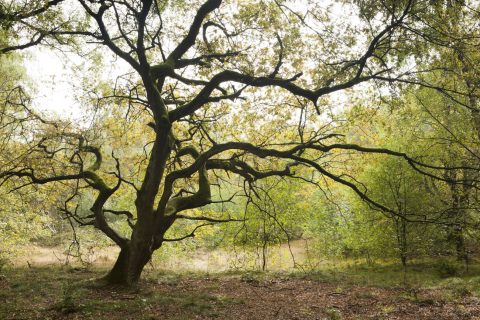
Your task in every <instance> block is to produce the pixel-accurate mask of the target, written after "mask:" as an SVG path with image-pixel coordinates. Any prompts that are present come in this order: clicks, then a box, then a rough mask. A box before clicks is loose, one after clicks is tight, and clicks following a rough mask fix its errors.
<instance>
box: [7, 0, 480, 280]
mask: <svg viewBox="0 0 480 320" xmlns="http://www.w3.org/2000/svg"><path fill="white" fill-rule="evenodd" d="M295 3H296V2H295V1H293V2H289V1H281V0H274V1H222V0H207V1H203V2H201V3H199V2H197V1H191V2H188V3H186V2H183V1H160V0H142V1H140V0H95V1H94V0H91V1H89V0H77V1H74V0H71V1H67V0H53V1H47V2H45V1H26V2H25V3H24V4H22V3H21V2H15V1H14V2H12V3H10V4H9V5H2V7H1V8H0V9H1V11H0V18H1V23H2V30H4V31H5V32H7V33H10V34H12V35H14V36H12V38H11V40H10V41H9V43H7V44H3V46H2V48H0V52H2V54H9V53H10V52H14V51H16V50H20V49H25V48H29V47H32V46H35V45H47V46H50V47H56V48H60V49H61V50H70V51H75V52H77V53H79V54H80V56H82V57H86V59H87V58H88V54H87V52H88V51H89V50H96V52H97V53H98V52H100V53H102V54H103V55H108V54H113V55H114V56H115V57H116V58H117V59H120V60H122V61H123V62H124V63H125V64H126V65H127V66H128V68H129V70H128V75H125V76H123V77H121V78H119V79H117V81H115V83H114V84H112V86H111V88H109V89H105V86H104V84H102V88H103V89H102V90H100V89H99V90H98V91H95V94H96V95H95V99H86V100H88V101H89V102H91V103H94V102H95V101H96V106H103V108H104V109H109V108H110V110H109V111H110V113H111V116H112V115H113V116H118V115H119V114H121V113H122V112H123V111H124V112H126V116H125V117H126V119H127V120H128V121H130V122H134V123H135V125H136V126H137V127H138V126H140V127H141V129H140V130H141V131H140V132H141V135H140V136H138V135H137V136H136V137H137V139H138V141H133V142H132V141H125V144H126V145H128V147H129V148H131V147H132V143H137V144H139V145H140V149H141V148H142V147H144V149H143V150H144V151H145V155H146V156H145V161H139V162H138V163H134V164H133V163H131V160H129V159H128V157H127V156H126V153H127V152H123V153H122V147H121V146H119V145H118V143H117V144H115V145H114V144H113V141H109V139H108V136H107V134H104V135H103V136H102V135H101V133H100V134H97V133H98V131H101V130H103V129H105V130H106V131H108V130H107V128H106V127H103V126H102V125H101V123H100V124H98V123H97V127H96V128H95V130H93V131H94V132H95V134H97V138H98V135H100V136H101V137H102V139H96V138H94V137H93V136H95V134H93V136H92V133H91V132H87V131H88V130H82V129H80V128H79V127H75V126H73V125H72V124H68V123H66V122H60V121H56V122H54V121H52V120H50V119H46V118H44V117H42V116H41V115H38V114H36V113H34V112H33V111H31V110H30V109H29V108H28V104H27V102H26V101H24V100H22V101H20V102H19V103H18V104H17V105H16V107H19V106H23V107H24V108H23V109H21V111H18V112H20V114H23V115H25V114H26V115H28V117H30V118H33V119H35V120H36V121H38V123H39V125H38V126H37V127H35V128H34V129H32V127H29V129H31V130H32V131H31V133H30V134H29V135H27V137H26V138H25V139H24V142H23V143H20V141H19V140H18V139H12V140H13V142H14V143H16V144H20V146H18V147H23V148H26V152H25V153H22V154H21V156H20V155H19V157H17V158H18V159H17V158H16V159H17V160H18V161H15V163H11V162H8V165H6V166H4V170H3V171H2V173H1V177H2V181H7V180H12V178H16V179H18V180H17V181H20V182H18V185H17V186H16V188H19V187H25V186H26V185H31V184H50V183H57V184H58V183H62V184H68V186H69V187H70V188H72V195H71V196H70V197H68V199H66V204H65V207H64V208H63V211H64V213H65V214H66V215H67V216H68V217H69V218H71V219H73V220H75V221H76V222H77V223H79V224H81V225H93V226H94V227H95V228H98V229H99V230H101V231H102V232H103V233H104V234H105V235H106V236H108V237H109V238H110V239H111V240H112V241H113V242H114V243H115V244H117V245H118V246H119V247H120V254H119V256H118V259H117V261H116V263H115V265H114V267H113V269H112V270H111V271H110V272H109V274H108V275H107V276H106V279H107V280H108V281H109V282H111V283H121V284H133V283H136V282H137V281H138V280H139V278H140V275H141V272H142V270H143V268H144V266H145V265H146V264H147V262H148V261H149V260H150V259H151V257H152V254H153V252H154V251H155V250H157V249H159V248H160V247H161V246H162V244H163V243H164V242H165V241H172V240H182V239H185V238H187V237H191V236H193V235H194V233H195V231H196V230H197V229H198V228H200V227H203V226H207V225H211V224H215V223H221V222H228V221H233V220H235V219H231V218H229V217H213V216H207V215H199V214H197V213H193V211H192V210H193V209H196V208H201V207H204V206H206V205H208V204H211V203H213V202H222V201H228V200H222V198H221V197H219V195H220V192H213V190H212V186H213V185H215V186H218V185H219V186H222V184H223V183H224V181H225V180H226V178H225V177H226V175H225V174H228V175H229V176H230V175H233V176H238V177H239V178H241V179H242V181H244V186H245V188H244V190H245V192H244V195H247V196H248V195H250V194H251V193H250V192H248V190H249V189H250V188H254V186H255V182H256V181H257V180H260V179H264V178H267V177H273V176H277V177H291V178H295V177H296V178H300V179H303V180H305V181H307V182H313V183H317V182H318V180H325V181H331V182H335V183H340V184H343V185H345V186H347V187H349V188H351V189H352V190H353V191H354V192H355V193H357V194H358V196H360V198H362V199H363V200H365V201H366V202H367V203H369V204H370V205H371V206H372V207H374V208H376V209H378V210H382V211H384V212H386V213H388V214H393V215H398V213H397V212H396V211H395V210H394V209H391V208H388V207H387V206H385V205H384V204H382V201H381V199H372V198H370V197H369V195H368V194H367V192H366V188H365V187H364V186H363V185H362V184H361V183H358V182H357V181H356V180H355V178H353V177H352V176H351V175H350V173H349V172H348V166H337V165H336V164H335V163H336V160H335V157H338V155H339V154H341V153H343V152H345V153H379V154H384V155H386V156H394V157H400V158H402V159H404V160H405V161H407V162H408V163H409V164H410V166H411V167H412V168H413V169H415V170H417V171H420V172H422V173H424V174H426V175H429V176H431V177H435V178H438V179H440V180H442V179H443V180H445V178H442V176H441V175H437V174H436V173H435V172H434V171H432V170H435V169H441V168H440V167H438V166H435V165H433V164H431V165H427V164H424V161H423V160H424V159H412V158H410V157H408V156H407V155H406V154H404V153H402V152H399V151H392V150H388V149H382V148H375V147H369V146H360V145H356V144H351V143H348V141H345V140H344V139H343V137H342V136H341V135H338V134H336V133H335V132H334V131H332V130H334V129H335V125H325V123H327V122H328V121H329V120H328V119H329V118H332V117H334V114H335V109H336V108H340V106H337V105H335V103H339V102H338V101H341V97H347V94H346V93H344V94H343V95H340V96H339V95H336V96H335V95H334V94H335V93H336V92H345V91H346V90H349V89H350V88H355V87H358V86H359V85H360V88H361V89H359V90H360V91H359V92H362V91H361V90H363V91H364V92H369V91H370V90H372V88H374V87H375V86H378V88H379V89H378V90H379V92H381V93H385V92H386V91H387V90H388V89H393V90H395V86H396V85H397V84H398V85H412V86H419V85H421V86H424V87H426V88H431V89H434V90H438V91H441V92H442V93H444V94H445V95H447V96H449V97H451V98H452V99H455V100H456V101H461V100H462V99H464V98H465V97H466V95H465V94H464V93H462V92H461V91H459V90H455V89H454V88H449V87H445V86H442V85H441V83H437V82H435V81H428V79H431V77H430V78H429V77H426V76H425V75H426V74H427V73H428V74H434V73H435V72H436V71H437V70H435V69H432V68H430V67H428V65H427V67H426V68H423V69H422V67H423V66H425V65H426V64H424V63H423V62H424V61H425V60H428V59H430V58H432V57H434V56H435V55H436V54H437V52H438V50H439V49H438V48H442V50H447V51H448V50H454V49H455V45H457V44H456V43H455V44H454V45H452V43H450V42H448V41H446V40H445V39H446V38H448V37H447V36H446V35H445V34H442V33H441V32H439V31H438V30H437V29H438V28H437V29H435V30H433V29H432V28H433V27H432V24H429V21H431V17H432V16H434V15H436V14H438V12H439V10H440V9H441V8H443V7H444V6H446V5H447V6H448V4H445V3H444V2H441V1H437V2H435V1H433V2H432V1H422V0H404V1H368V2H363V1H341V2H338V3H337V2H333V1H332V2H331V3H328V4H324V2H323V1H318V2H316V1H305V2H304V3H303V2H302V5H301V6H299V5H298V3H297V5H295ZM439 8H440V9H439ZM347 14H348V15H349V16H346V15H347ZM445 18H446V19H448V16H446V17H445ZM437 31H438V32H437ZM440 31H441V30H440ZM472 32H473V31H472ZM465 39H469V38H468V37H465ZM455 41H457V42H458V43H462V45H466V46H469V45H471V44H472V43H468V42H467V40H465V41H464V38H463V37H462V38H458V39H456V40H455ZM105 49H106V50H107V51H102V50H105ZM107 52H108V53H107ZM415 57H416V58H415ZM444 71H445V70H444ZM98 82H100V79H99V80H98ZM97 89H98V88H97ZM90 93H91V92H90ZM77 94H78V93H77ZM332 95H333V97H337V98H338V97H340V99H333V98H331V97H332ZM115 110H117V111H115ZM118 110H123V111H118ZM135 110H136V111H135ZM329 110H330V111H329ZM15 112H17V111H14V112H13V114H16V115H17V116H18V114H19V113H18V112H17V113H15ZM133 114H136V115H137V116H132V115H133ZM330 120H331V119H330ZM17 133H18V132H17ZM22 133H23V131H22ZM12 134H14V133H12ZM100 143H103V144H104V145H103V146H101V145H99V144H100ZM144 144H145V146H144ZM26 146H27V147H28V148H27V147H26ZM137 147H138V146H137ZM137 150H138V148H137ZM106 151H108V152H106ZM132 167H135V168H136V169H132ZM126 168H128V172H125V170H126ZM465 169H466V170H468V169H470V168H465ZM457 182H458V181H457ZM122 188H130V189H131V190H133V192H134V195H135V200H134V204H132V205H131V207H134V210H130V208H121V207H119V206H118V205H117V206H113V202H112V201H111V199H113V198H114V197H116V194H117V193H118V192H119V190H121V189H122ZM86 189H92V190H94V195H95V196H94V199H93V200H92V203H91V209H90V211H91V212H90V213H88V214H85V213H84V212H81V211H79V210H76V208H75V206H73V207H72V205H71V203H72V202H73V201H75V198H76V197H79V196H80V195H81V194H82V193H84V192H86V191H85V190H86ZM77 208H78V207H77ZM111 214H114V215H117V216H125V217H126V219H127V220H128V221H129V224H130V225H131V227H132V233H131V236H129V237H128V238H127V237H126V236H124V235H123V234H122V233H120V232H118V230H116V229H115V228H114V227H113V226H112V224H111V223H110V218H109V215H111ZM185 219H186V220H193V221H196V222H198V225H197V226H196V227H195V228H194V229H193V231H192V230H185V235H184V236H181V237H179V238H177V239H171V238H168V237H167V236H166V233H167V231H168V230H169V228H170V227H171V226H172V225H173V224H174V223H175V222H176V221H179V220H185Z"/></svg>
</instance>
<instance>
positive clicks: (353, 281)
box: [0, 266, 480, 320]
mask: <svg viewBox="0 0 480 320" xmlns="http://www.w3.org/2000/svg"><path fill="white" fill-rule="evenodd" d="M416 268H417V269H415V268H412V272H413V273H412V276H413V275H415V277H413V278H412V279H413V280H408V278H407V281H410V282H411V283H410V284H409V285H407V286H405V285H402V284H399V283H398V282H399V281H400V282H401V280H400V278H399V277H400V275H401V273H399V272H397V271H398V270H397V271H395V272H393V271H392V270H393V269H392V268H391V267H383V268H376V269H369V268H366V267H365V268H360V269H356V271H355V272H340V271H339V272H335V273H332V272H320V271H318V272H315V273H303V272H297V273H288V274H287V273H257V272H241V273H238V272H236V273H235V272H226V273H225V272H224V273H217V274H207V273H185V274H176V273H172V272H160V271H148V272H147V273H146V274H145V275H144V277H143V279H142V282H141V283H140V284H139V286H138V287H137V288H136V289H124V288H120V287H106V286H105V285H102V284H101V283H100V282H99V281H98V280H96V279H98V278H99V277H101V275H102V274H103V273H104V272H105V270H98V269H97V270H95V269H90V270H87V269H80V268H71V267H59V266H44V267H31V268H19V267H16V268H13V267H5V268H4V269H3V270H2V271H0V319H2V320H3V319H5V320H13V319H15V320H20V319H42V320H43V319H45V320H47V319H82V320H83V319H108V320H116V319H118V320H120V319H122V320H124V319H140V320H147V319H148V320H154V319H172V320H174V319H175V320H180V319H236V320H242V319H262V320H265V319H329V320H340V319H416V320H419V319H435V320H441V319H480V276H479V272H478V271H479V270H477V269H478V266H473V268H472V269H471V271H470V272H469V273H467V274H464V275H463V276H458V277H450V278H445V279H440V278H432V277H431V272H430V271H431V270H430V269H428V268H426V267H424V266H416ZM476 268H477V269H476ZM415 270H416V271H415ZM422 274H424V277H422V276H421V275H422ZM429 275H430V276H429ZM422 279H423V280H422Z"/></svg>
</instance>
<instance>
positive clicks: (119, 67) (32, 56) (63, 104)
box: [25, 1, 351, 121]
mask: <svg viewBox="0 0 480 320" xmlns="http://www.w3.org/2000/svg"><path fill="white" fill-rule="evenodd" d="M293 3H294V5H293V6H292V8H294V9H295V10H296V11H297V10H298V11H300V12H302V11H304V10H306V8H307V5H306V3H308V1H307V2H304V1H296V2H293ZM299 3H303V4H299ZM328 4H335V5H334V6H332V7H331V8H330V9H331V10H332V13H333V15H334V16H338V17H340V16H343V15H344V14H345V12H344V10H345V9H346V8H345V7H344V6H343V5H341V4H339V3H338V2H333V1H326V2H325V3H324V4H323V5H322V6H324V5H325V6H327V5H328ZM350 9H351V8H350ZM26 52H27V59H25V67H26V69H27V73H28V76H29V77H30V78H31V80H32V82H33V83H34V84H35V85H36V86H37V87H36V93H35V94H34V97H33V98H34V99H33V103H34V106H35V108H36V109H37V110H39V111H43V112H46V113H47V114H50V115H52V116H60V117H62V118H68V119H72V120H77V121H79V120H81V119H82V118H83V116H84V115H85V112H84V110H82V108H81V107H80V105H79V103H78V102H77V101H76V100H75V96H74V93H75V92H76V91H77V90H76V89H75V88H76V86H79V83H78V82H79V81H81V80H82V74H79V72H78V71H73V70H72V69H71V68H70V66H72V65H78V64H80V63H81V62H82V58H80V57H78V56H77V55H75V54H68V53H61V52H60V51H58V50H53V49H48V48H45V47H39V46H34V47H32V48H30V49H28V50H26ZM127 70H128V67H127V66H126V63H124V62H123V61H120V62H116V63H115V65H113V64H112V65H111V66H110V68H108V69H107V70H105V72H104V73H103V74H102V75H101V76H102V78H103V79H115V78H116V77H117V76H119V75H121V74H123V73H125V72H127ZM99 80H100V79H99ZM77 92H78V91H77ZM336 96H337V95H334V96H332V97H331V98H332V100H336V101H335V102H334V104H337V107H338V104H343V103H345V102H346V101H345V98H346V97H345V95H344V94H341V95H340V96H338V97H336ZM342 100H343V101H342Z"/></svg>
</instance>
